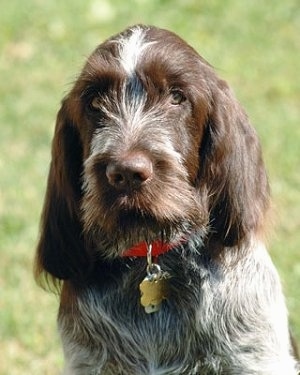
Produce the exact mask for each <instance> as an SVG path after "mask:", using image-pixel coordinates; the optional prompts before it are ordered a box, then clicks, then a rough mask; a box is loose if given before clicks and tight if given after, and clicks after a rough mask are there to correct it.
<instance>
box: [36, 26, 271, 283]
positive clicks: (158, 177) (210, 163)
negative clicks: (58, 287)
mask: <svg viewBox="0 0 300 375" xmlns="http://www.w3.org/2000/svg"><path fill="white" fill-rule="evenodd" d="M267 206H268V183H267V178H266V174H265V170H264V166H263V162H262V159H261V152H260V146H259V142H258V139H257V135H256V133H255V131H254V130H253V128H252V127H251V125H250V124H249V122H248V119H247V116H246V114H245V113H244V111H243V109H242V108H241V106H240V105H239V103H238V102H237V101H236V99H235V97H234V95H233V93H232V91H231V90H230V89H229V87H228V85H227V84H226V83H225V82H224V81H222V80H220V79H219V78H218V77H217V76H216V74H215V72H214V70H213V69H212V68H211V66H210V65H209V64H208V63H207V62H206V61H205V60H204V59H202V58H201V57H200V56H199V55H198V54H197V53H196V52H195V51H194V49H193V48H191V47H190V46H189V45H187V44H186V43H185V42H184V41H183V40H182V39H180V38H179V37H178V36H176V35H175V34H173V33H171V32H169V31H166V30H161V29H157V28H154V27H144V26H136V27H133V28H130V29H128V30H125V31H124V32H123V33H121V34H118V35H117V36H114V37H112V38H110V39H109V40H107V41H106V42H104V43H103V44H101V45H100V46H99V47H98V48H97V49H96V50H95V51H94V52H93V54H92V55H91V56H90V57H89V59H88V60H87V63H86V65H85V66H84V68H83V70H82V72H81V74H80V76H79V78H78V79H77V81H76V82H75V85H74V87H73V88H72V90H71V91H70V93H69V94H68V95H67V97H66V98H65V99H64V101H63V103H62V107H61V109H60V111H59V113H58V116H57V123H56V129H55V134H54V139H53V145H52V162H51V167H50V172H49V179H48V188H47V194H46V200H45V206H44V212H43V217H42V224H41V237H40V242H39V245H38V251H37V273H40V272H42V271H46V272H47V273H49V274H51V275H53V276H54V277H56V278H58V279H68V278H72V277H76V276H78V275H80V274H81V273H85V272H86V270H87V268H89V266H90V262H91V257H93V253H94V252H97V253H98V254H99V255H100V256H101V255H102V256H105V257H116V256H120V255H121V254H122V252H123V251H124V250H125V249H126V248H128V247H130V246H132V245H134V244H136V243H137V242H139V241H145V240H147V241H153V240H156V239H163V240H164V241H174V240H176V239H178V238H180V237H185V238H187V237H188V236H189V234H190V233H199V235H200V236H202V237H203V238H206V239H207V241H213V242H214V243H217V244H219V245H220V247H221V248H224V247H231V246H236V245H238V244H240V243H241V241H243V240H244V239H245V238H247V237H248V236H249V234H250V233H252V232H256V231H258V230H259V229H260V227H261V223H262V220H263V218H264V214H265V211H266V209H267Z"/></svg>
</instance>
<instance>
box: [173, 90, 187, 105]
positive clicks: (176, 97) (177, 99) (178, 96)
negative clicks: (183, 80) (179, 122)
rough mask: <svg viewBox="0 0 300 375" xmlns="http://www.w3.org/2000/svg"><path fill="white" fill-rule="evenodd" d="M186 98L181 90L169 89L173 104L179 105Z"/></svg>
mask: <svg viewBox="0 0 300 375" xmlns="http://www.w3.org/2000/svg"><path fill="white" fill-rule="evenodd" d="M185 100H186V97H185V96H184V94H183V92H182V91H181V90H172V91H171V103H172V104H173V105H179V104H181V103H183V102H184V101H185Z"/></svg>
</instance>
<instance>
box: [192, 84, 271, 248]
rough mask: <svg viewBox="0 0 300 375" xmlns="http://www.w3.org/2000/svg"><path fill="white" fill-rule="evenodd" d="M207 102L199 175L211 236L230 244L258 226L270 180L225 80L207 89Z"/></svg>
mask: <svg viewBox="0 0 300 375" xmlns="http://www.w3.org/2000/svg"><path fill="white" fill-rule="evenodd" d="M212 93H213V96H212V105H211V109H210V114H209V116H208V119H207V123H206V129H205V134H204V138H203V142H202V146H201V150H200V163H201V165H200V179H199V183H200V186H201V188H202V189H204V190H205V191H207V194H208V204H209V209H210V225H211V233H213V234H212V236H213V237H214V238H215V240H217V241H218V242H220V241H221V244H222V245H224V246H235V245H238V244H239V243H240V241H241V240H242V239H244V238H245V236H247V235H248V234H250V233H251V232H253V231H254V232H256V231H259V230H260V229H261V228H260V227H261V225H262V222H263V219H264V216H265V213H266V211H267V208H268V205H269V186H268V180H267V176H266V171H265V167H264V163H263V160H262V155H261V148H260V143H259V140H258V136H257V134H256V132H255V130H254V129H253V127H252V126H251V124H250V122H249V120H248V118H247V115H246V114H245V112H244V110H243V109H242V107H241V106H240V104H239V103H238V101H237V100H236V99H235V97H234V94H233V93H232V91H231V90H230V88H229V87H228V85H227V84H226V82H224V81H221V80H219V81H218V82H217V84H216V85H215V87H214V88H213V89H212Z"/></svg>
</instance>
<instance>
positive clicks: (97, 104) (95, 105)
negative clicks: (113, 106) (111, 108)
mask: <svg viewBox="0 0 300 375" xmlns="http://www.w3.org/2000/svg"><path fill="white" fill-rule="evenodd" d="M90 109H91V110H93V111H99V110H100V109H101V100H100V98H99V96H95V97H94V98H93V99H92V100H91V101H90Z"/></svg>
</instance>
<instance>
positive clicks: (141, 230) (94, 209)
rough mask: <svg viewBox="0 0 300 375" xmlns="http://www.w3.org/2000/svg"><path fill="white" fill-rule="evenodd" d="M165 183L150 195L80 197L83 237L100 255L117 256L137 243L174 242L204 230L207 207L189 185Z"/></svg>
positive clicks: (109, 194) (107, 194) (88, 195)
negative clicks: (186, 186) (81, 202)
mask: <svg viewBox="0 0 300 375" xmlns="http://www.w3.org/2000/svg"><path fill="white" fill-rule="evenodd" d="M177 187H178V186H173V188H172V189H168V194H166V186H165V187H162V188H161V191H159V190H158V192H157V194H156V196H155V195H152V194H146V192H144V193H142V192H141V193H135V194H113V193H112V192H107V193H105V192H103V191H102V194H99V191H98V195H97V194H96V195H94V194H87V195H86V196H85V197H84V199H83V204H82V210H83V225H84V232H85V235H86V238H87V239H88V241H89V242H90V244H91V245H92V247H93V248H94V249H96V250H97V252H98V253H99V254H100V255H101V256H104V257H116V256H120V255H121V254H122V252H124V251H125V250H127V249H129V248H131V247H132V246H135V245H136V244H138V243H140V242H144V241H146V242H147V243H151V242H153V241H156V240H160V241H162V242H164V243H176V242H178V241H180V240H182V239H187V238H188V237H189V235H190V233H193V232H195V231H197V232H199V231H201V232H203V235H204V233H205V230H206V228H207V223H208V217H207V215H206V212H207V209H206V208H205V204H203V202H201V200H200V195H199V196H197V195H196V193H195V192H192V191H191V189H190V188H186V189H180V188H177Z"/></svg>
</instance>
